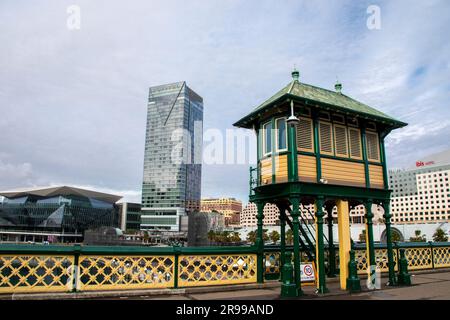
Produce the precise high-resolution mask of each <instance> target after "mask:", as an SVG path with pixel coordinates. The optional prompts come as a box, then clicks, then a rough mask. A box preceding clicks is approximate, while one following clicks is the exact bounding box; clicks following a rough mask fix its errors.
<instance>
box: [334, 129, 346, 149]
mask: <svg viewBox="0 0 450 320" xmlns="http://www.w3.org/2000/svg"><path fill="white" fill-rule="evenodd" d="M334 141H335V150H336V156H340V157H348V142H347V141H348V140H347V128H346V127H345V126H341V125H338V124H335V125H334Z"/></svg>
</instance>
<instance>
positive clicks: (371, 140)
mask: <svg viewBox="0 0 450 320" xmlns="http://www.w3.org/2000/svg"><path fill="white" fill-rule="evenodd" d="M366 147H367V159H368V160H369V161H377V162H379V161H380V146H379V141H378V134H377V133H376V132H366Z"/></svg>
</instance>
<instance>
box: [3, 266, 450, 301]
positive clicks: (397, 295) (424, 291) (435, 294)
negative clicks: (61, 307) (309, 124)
mask: <svg viewBox="0 0 450 320" xmlns="http://www.w3.org/2000/svg"><path fill="white" fill-rule="evenodd" d="M386 282H387V279H386V278H384V277H383V278H382V279H381V283H382V287H381V289H379V290H371V291H369V290H368V289H367V288H366V286H365V280H364V279H361V287H362V288H363V291H362V292H360V293H356V294H349V293H348V292H346V291H342V290H340V288H339V278H331V279H330V278H329V279H327V287H328V289H329V290H330V293H327V294H324V295H318V294H316V293H315V290H316V288H315V287H313V286H303V291H304V296H302V297H301V298H298V299H302V300H308V299H314V300H403V299H406V300H430V299H445V300H450V271H449V270H446V271H441V270H439V271H436V270H433V271H422V272H418V271H417V272H414V273H412V283H413V285H412V286H410V287H387V286H386V285H383V284H385V283H386ZM0 299H2V300H30V299H31V300H49V299H50V300H54V299H58V300H64V299H96V300H111V299H112V300H277V299H280V282H278V281H267V282H266V283H264V284H263V285H259V284H248V285H234V286H216V287H203V288H202V287H198V288H184V289H161V290H156V289H154V290H130V291H102V292H79V293H52V294H49V293H42V294H14V295H0Z"/></svg>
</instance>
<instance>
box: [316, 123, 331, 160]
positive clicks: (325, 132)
mask: <svg viewBox="0 0 450 320" xmlns="http://www.w3.org/2000/svg"><path fill="white" fill-rule="evenodd" d="M331 129H332V127H331V123H329V122H322V121H320V122H319V137H320V152H321V153H324V154H333V137H332V132H331Z"/></svg>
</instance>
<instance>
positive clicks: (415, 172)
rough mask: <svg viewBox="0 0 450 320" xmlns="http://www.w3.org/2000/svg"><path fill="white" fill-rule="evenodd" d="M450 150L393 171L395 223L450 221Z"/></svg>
mask: <svg viewBox="0 0 450 320" xmlns="http://www.w3.org/2000/svg"><path fill="white" fill-rule="evenodd" d="M449 179H450V150H447V151H444V152H441V153H438V154H434V155H431V156H429V157H427V158H425V159H423V160H419V161H417V162H416V164H415V168H410V169H404V170H390V171H389V187H390V189H392V197H391V212H392V215H393V218H392V222H394V223H397V224H408V223H432V222H448V221H450V181H449Z"/></svg>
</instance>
